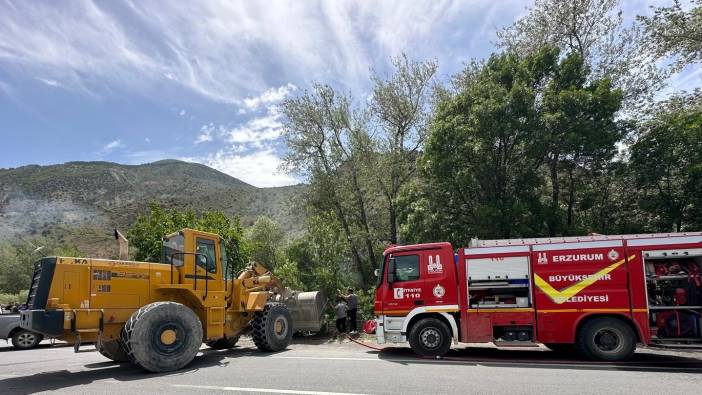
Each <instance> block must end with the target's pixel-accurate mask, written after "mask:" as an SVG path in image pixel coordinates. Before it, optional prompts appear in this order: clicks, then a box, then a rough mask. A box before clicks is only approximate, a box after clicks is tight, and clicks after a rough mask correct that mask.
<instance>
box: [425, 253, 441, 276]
mask: <svg viewBox="0 0 702 395" xmlns="http://www.w3.org/2000/svg"><path fill="white" fill-rule="evenodd" d="M427 271H428V272H429V273H430V274H439V273H443V272H444V266H443V265H442V264H441V259H440V258H439V255H436V260H435V259H433V258H432V256H431V255H429V265H428V266H427Z"/></svg>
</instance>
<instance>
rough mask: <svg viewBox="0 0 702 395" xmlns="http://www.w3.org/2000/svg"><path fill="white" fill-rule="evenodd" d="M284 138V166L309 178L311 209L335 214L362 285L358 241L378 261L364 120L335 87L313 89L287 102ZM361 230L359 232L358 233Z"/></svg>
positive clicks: (361, 114)
mask: <svg viewBox="0 0 702 395" xmlns="http://www.w3.org/2000/svg"><path fill="white" fill-rule="evenodd" d="M282 110H283V113H284V114H285V123H284V124H285V132H284V138H285V142H286V145H287V148H288V152H287V154H286V156H285V159H284V167H285V168H286V169H287V170H288V171H290V172H295V173H299V174H303V175H305V176H307V177H308V180H309V183H310V187H309V190H308V192H307V195H306V200H307V207H306V208H314V209H315V210H316V212H318V213H319V212H326V211H331V212H333V213H334V214H335V215H336V218H337V221H338V222H339V224H340V225H341V229H342V230H343V232H344V236H345V238H346V243H347V248H348V250H349V252H350V253H351V257H352V260H353V262H354V266H355V268H354V271H355V272H356V273H358V274H359V277H358V284H359V285H363V284H364V282H365V277H364V276H363V275H362V274H363V273H365V272H367V270H365V267H364V266H366V267H367V266H368V265H364V262H363V259H362V257H361V253H360V251H359V250H360V249H359V244H360V243H359V240H362V242H363V244H361V245H364V244H365V247H366V250H367V254H368V258H369V259H371V260H373V259H374V254H375V253H374V249H373V247H374V246H373V243H372V240H371V234H370V228H369V225H368V216H367V213H366V205H365V194H364V191H363V189H362V186H361V184H360V179H359V174H358V161H359V160H361V159H362V158H361V157H359V155H358V154H357V151H356V149H357V148H358V146H359V145H358V144H357V143H358V142H359V141H360V140H363V139H365V137H363V135H364V134H365V130H364V128H365V122H366V116H365V114H364V113H363V112H357V111H353V110H352V108H351V99H350V97H348V96H343V95H338V94H337V93H336V92H335V91H334V90H333V89H332V88H331V87H329V86H326V85H315V86H314V89H313V91H312V92H305V93H304V94H302V95H300V96H298V97H295V98H290V99H287V100H286V101H285V102H284V103H283V106H282ZM359 230H360V231H359Z"/></svg>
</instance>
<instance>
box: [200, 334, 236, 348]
mask: <svg viewBox="0 0 702 395" xmlns="http://www.w3.org/2000/svg"><path fill="white" fill-rule="evenodd" d="M238 341H239V336H234V337H223V338H221V339H217V340H212V341H208V342H205V344H207V347H209V348H212V349H214V350H226V349H228V348H232V347H234V346H235V345H236V342H238Z"/></svg>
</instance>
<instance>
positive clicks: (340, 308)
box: [334, 297, 348, 333]
mask: <svg viewBox="0 0 702 395" xmlns="http://www.w3.org/2000/svg"><path fill="white" fill-rule="evenodd" d="M347 310H348V307H347V306H346V303H344V299H343V298H341V297H340V298H338V299H337V304H336V306H334V311H336V330H338V331H339V333H346V311H347Z"/></svg>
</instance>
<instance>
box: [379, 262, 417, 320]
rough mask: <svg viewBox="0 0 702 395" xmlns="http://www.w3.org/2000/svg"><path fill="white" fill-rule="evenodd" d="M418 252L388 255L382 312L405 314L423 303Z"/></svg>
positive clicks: (386, 313)
mask: <svg viewBox="0 0 702 395" xmlns="http://www.w3.org/2000/svg"><path fill="white" fill-rule="evenodd" d="M421 258H423V257H422V255H421V254H420V253H418V252H406V253H400V254H394V255H392V256H390V257H388V264H387V265H386V266H387V273H385V279H386V282H385V284H384V285H385V286H384V287H383V289H384V291H383V292H384V295H383V314H385V315H406V314H407V313H408V312H409V311H410V310H412V309H413V308H415V307H417V306H422V305H424V304H425V302H426V300H425V292H424V275H423V273H422V267H423V266H424V265H422V264H420V261H421V260H422V259H421Z"/></svg>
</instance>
